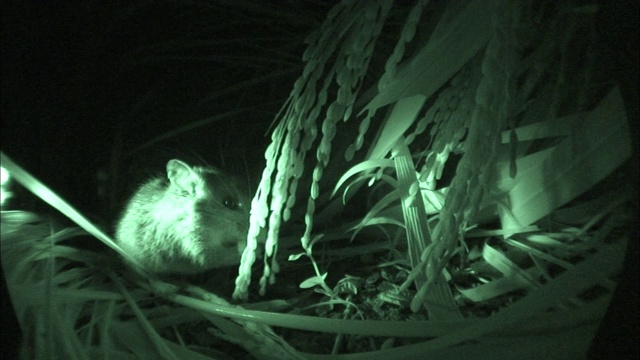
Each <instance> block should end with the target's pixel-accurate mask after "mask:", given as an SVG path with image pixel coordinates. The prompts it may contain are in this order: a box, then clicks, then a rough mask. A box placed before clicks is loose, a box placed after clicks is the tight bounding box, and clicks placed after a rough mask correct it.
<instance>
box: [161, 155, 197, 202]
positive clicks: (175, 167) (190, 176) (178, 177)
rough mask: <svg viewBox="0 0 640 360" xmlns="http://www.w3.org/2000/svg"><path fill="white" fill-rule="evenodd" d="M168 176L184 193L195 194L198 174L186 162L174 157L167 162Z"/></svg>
mask: <svg viewBox="0 0 640 360" xmlns="http://www.w3.org/2000/svg"><path fill="white" fill-rule="evenodd" d="M167 178H168V179H169V181H170V182H171V184H172V185H174V186H177V187H178V188H179V189H180V190H181V191H182V192H183V193H186V194H188V195H195V193H196V185H197V181H198V174H196V172H195V171H193V169H192V168H191V166H189V165H187V164H186V163H185V162H183V161H180V160H176V159H172V160H169V162H168V163H167Z"/></svg>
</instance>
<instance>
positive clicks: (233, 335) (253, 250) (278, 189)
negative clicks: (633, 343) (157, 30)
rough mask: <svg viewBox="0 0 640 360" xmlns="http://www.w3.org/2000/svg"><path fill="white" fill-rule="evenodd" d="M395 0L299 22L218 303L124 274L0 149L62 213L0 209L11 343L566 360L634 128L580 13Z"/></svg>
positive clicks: (191, 352)
mask: <svg viewBox="0 0 640 360" xmlns="http://www.w3.org/2000/svg"><path fill="white" fill-rule="evenodd" d="M397 6H398V5H397V4H393V2H391V1H388V0H380V1H369V2H354V1H342V2H340V3H339V4H337V5H335V6H334V7H333V8H332V9H331V10H330V12H329V13H328V14H327V16H326V19H325V20H324V22H323V23H322V24H321V25H320V26H319V27H318V28H317V29H316V30H315V31H314V32H312V33H311V34H310V35H309V36H308V37H307V38H306V41H305V42H306V44H307V48H306V51H305V52H304V55H303V57H302V61H303V65H304V66H303V68H302V70H301V71H302V73H301V74H300V76H299V78H298V80H297V81H295V83H294V84H293V85H292V90H291V92H290V95H289V97H288V99H287V101H286V102H285V104H283V107H282V109H281V111H280V113H279V114H278V116H277V117H276V119H274V126H273V128H272V130H271V132H270V136H271V142H270V145H269V146H268V147H267V149H266V150H265V151H264V159H265V162H264V168H263V171H262V177H261V181H260V183H259V185H258V187H257V189H256V193H255V196H254V198H253V201H252V204H251V218H250V228H249V232H248V236H247V247H246V249H245V251H244V253H243V255H242V262H241V264H240V265H239V267H238V268H237V278H236V279H235V290H234V291H233V295H232V296H231V297H230V298H229V297H225V296H221V295H220V294H216V291H217V290H212V289H211V288H208V287H207V286H200V285H195V284H193V283H184V282H182V281H174V282H172V281H168V280H167V279H165V278H157V277H155V276H153V275H151V274H147V273H144V272H140V273H136V272H133V271H128V270H126V269H122V268H121V267H120V266H119V264H120V263H119V261H118V260H117V259H114V256H113V251H116V252H118V253H119V255H120V256H122V257H124V258H127V257H128V254H126V253H125V252H122V251H121V250H120V249H119V247H118V245H117V244H115V243H113V241H112V240H111V239H110V237H109V236H108V235H107V234H104V233H103V232H102V231H101V230H100V229H99V228H97V227H95V226H94V225H93V224H92V223H91V222H90V221H88V220H86V218H85V217H84V216H83V215H82V214H80V213H78V212H77V211H75V210H74V209H73V207H72V206H70V205H68V204H67V203H66V202H65V201H64V200H62V199H60V198H59V197H58V196H57V195H56V194H55V193H53V192H51V191H50V190H48V189H47V187H46V186H45V185H44V184H43V183H42V182H40V181H39V180H37V179H35V178H33V177H32V176H30V175H29V174H28V172H27V171H25V170H24V169H21V168H20V166H19V164H15V163H14V162H13V161H12V160H11V159H10V158H9V157H8V156H6V155H5V154H3V158H2V163H3V166H4V167H5V168H7V169H8V171H9V173H10V174H13V175H14V176H15V177H16V178H17V179H18V181H19V182H20V183H22V184H23V185H24V186H26V187H27V188H29V189H30V190H31V191H32V192H34V193H35V194H36V195H38V196H39V197H40V198H41V199H42V200H43V201H45V202H47V203H49V204H51V205H52V206H53V207H54V208H56V209H58V210H59V211H60V212H61V213H63V214H65V215H66V216H68V217H69V218H71V219H72V220H73V221H74V222H75V223H76V224H78V226H79V227H80V228H65V229H56V228H53V227H52V226H51V225H50V224H49V222H48V221H46V220H45V219H43V218H42V217H39V216H38V215H35V214H30V213H27V212H3V213H2V257H3V259H2V260H3V266H4V269H5V274H7V283H8V284H9V286H10V290H11V295H12V300H13V303H14V304H15V307H16V312H17V315H18V318H19V320H20V324H21V327H22V330H23V331H24V333H25V342H24V345H23V347H22V356H23V357H24V358H38V359H41V358H44V359H48V358H90V357H95V356H98V357H101V358H113V359H116V358H117V359H129V358H131V359H133V358H158V359H161V358H168V359H218V358H221V359H232V358H233V359H242V358H256V359H325V358H332V359H333V358H337V359H361V358H367V359H422V358H433V359H451V358H465V359H466V358H474V359H495V358H514V359H515V358H545V359H551V358H553V359H568V358H581V357H584V354H585V352H586V350H587V347H588V345H589V343H590V341H591V339H592V337H593V335H594V334H595V331H596V329H597V327H598V325H599V323H600V320H601V319H602V317H603V316H604V313H605V311H606V309H607V306H608V304H609V301H610V299H611V296H612V294H613V290H614V289H615V286H616V278H617V276H618V275H619V272H620V268H621V266H622V259H623V257H624V252H625V249H626V244H627V242H628V241H629V240H630V239H629V238H628V237H629V235H628V234H629V231H628V230H629V227H630V224H631V219H630V216H629V214H630V210H629V204H630V201H631V200H632V197H633V196H634V192H633V191H630V190H629V189H628V188H625V187H621V186H611V185H610V184H611V183H610V181H611V179H612V178H613V177H615V176H616V172H620V171H624V167H622V166H623V164H624V163H625V160H627V159H628V158H629V156H630V154H631V145H630V140H629V129H628V126H627V120H626V116H625V111H624V103H623V101H622V97H621V95H620V91H619V90H618V88H617V86H616V84H611V83H607V82H604V81H603V80H602V79H600V78H598V75H597V71H596V70H597V64H596V62H597V54H596V51H595V50H594V46H595V44H594V41H595V40H594V38H593V37H589V36H585V34H590V33H591V31H592V30H593V26H594V25H593V16H594V14H595V13H596V12H597V10H598V9H597V7H596V6H579V5H574V4H573V3H571V2H552V1H545V2H534V1H489V0H472V1H462V2H444V3H437V4H431V3H429V2H428V1H417V2H415V4H414V5H412V6H411V7H409V8H408V9H404V10H403V9H398V7H397ZM399 19H400V20H399ZM390 39H391V40H390ZM194 127H197V124H195V125H194ZM176 131H188V129H178V130H176ZM167 136H171V134H168V135H167ZM620 169H622V170H620ZM448 174H453V175H451V176H449V175H448ZM612 174H613V175H612ZM78 236H82V238H81V239H82V241H96V239H97V240H99V241H101V242H102V243H104V244H106V245H107V246H108V247H109V248H110V249H107V250H104V251H100V252H95V251H91V250H87V249H85V248H84V247H83V246H82V245H77V244H76V243H73V245H69V244H68V242H69V241H70V240H72V239H73V238H76V237H78ZM129 261H130V262H135V261H133V260H131V259H129ZM134 265H135V264H134ZM134 268H135V266H134ZM234 270H235V269H234ZM256 283H257V284H256ZM256 285H257V286H256ZM260 296H262V298H261V297H260ZM548 334H557V336H548ZM231 344H232V345H231Z"/></svg>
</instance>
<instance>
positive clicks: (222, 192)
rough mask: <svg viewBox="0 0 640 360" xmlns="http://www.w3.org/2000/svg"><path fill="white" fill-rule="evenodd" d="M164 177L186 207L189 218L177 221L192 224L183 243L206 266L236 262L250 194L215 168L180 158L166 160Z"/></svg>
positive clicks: (243, 242) (243, 239) (241, 247)
mask: <svg viewBox="0 0 640 360" xmlns="http://www.w3.org/2000/svg"><path fill="white" fill-rule="evenodd" d="M167 177H168V178H169V181H170V183H171V185H170V187H171V188H172V191H173V192H174V193H176V194H177V195H179V196H180V197H182V198H183V200H184V201H182V204H184V205H185V206H186V207H187V209H186V210H187V211H186V212H185V217H188V218H189V219H184V220H185V221H181V222H180V224H182V225H183V226H192V227H193V229H189V230H188V231H189V232H190V233H191V236H189V237H188V239H187V241H188V243H184V244H182V246H184V247H189V248H190V249H188V251H189V252H191V253H192V254H194V255H195V256H196V258H198V259H199V261H202V263H203V268H206V269H209V268H216V267H221V266H226V265H233V264H237V263H239V262H240V256H241V255H242V252H243V251H244V248H245V247H246V237H247V231H248V227H249V208H248V206H249V195H248V194H247V192H246V191H242V190H243V188H242V187H241V186H240V182H239V181H238V180H237V179H235V178H234V177H232V176H230V175H228V174H226V173H224V172H222V171H220V170H218V169H215V168H211V167H198V166H189V165H187V164H186V163H184V162H182V161H180V160H170V161H169V162H168V163H167ZM179 226H180V225H179ZM185 250H187V249H185Z"/></svg>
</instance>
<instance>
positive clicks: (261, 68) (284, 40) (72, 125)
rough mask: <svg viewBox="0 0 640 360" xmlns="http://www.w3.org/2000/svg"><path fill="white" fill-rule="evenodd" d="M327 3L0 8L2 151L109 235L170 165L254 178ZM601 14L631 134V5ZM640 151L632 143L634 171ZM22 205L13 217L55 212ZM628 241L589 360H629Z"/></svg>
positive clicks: (631, 283) (634, 104) (631, 284)
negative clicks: (146, 182) (194, 164)
mask: <svg viewBox="0 0 640 360" xmlns="http://www.w3.org/2000/svg"><path fill="white" fill-rule="evenodd" d="M330 3H333V2H331V1H311V0H309V1H231V0H229V1H202V2H199V1H120V2H117V1H15V2H10V1H2V9H1V17H2V24H1V25H2V39H1V47H0V56H1V86H2V89H1V90H2V92H1V108H0V110H1V120H2V131H1V144H0V146H1V149H2V151H3V152H5V153H6V154H7V155H8V156H10V157H12V158H13V160H15V161H16V162H17V163H18V164H20V165H21V166H23V167H24V168H25V169H26V170H27V171H29V172H30V173H32V174H33V175H34V176H36V177H37V178H38V179H40V180H41V181H43V182H44V183H45V184H47V185H48V186H50V187H51V188H52V189H53V190H54V191H56V192H57V193H58V194H60V195H61V196H62V197H64V198H65V199H67V200H69V201H70V202H71V203H72V204H74V205H75V206H76V207H78V208H79V209H80V210H81V211H82V212H83V213H86V214H88V215H89V217H91V218H92V219H94V220H95V221H97V222H101V223H102V224H103V225H104V226H106V227H109V226H110V224H112V222H113V220H114V219H113V217H114V214H116V213H117V209H119V207H120V206H121V204H122V201H123V199H124V198H125V197H126V196H127V194H128V193H129V192H130V191H131V186H132V184H133V185H136V184H137V183H139V182H140V181H141V179H144V178H145V177H147V176H148V175H149V174H150V173H155V172H157V171H162V167H163V164H164V162H166V161H167V160H168V159H169V158H172V157H180V158H186V159H194V158H203V159H205V160H206V161H207V162H209V163H211V164H214V165H217V166H222V167H225V168H228V169H229V170H231V171H232V172H236V173H243V172H247V173H249V175H250V176H249V177H250V178H252V179H253V180H254V181H257V179H256V178H257V177H258V176H257V175H258V174H259V173H260V170H261V165H262V154H263V151H264V147H265V144H267V143H268V139H269V138H268V137H265V134H266V133H267V132H268V128H269V125H270V124H271V122H272V121H273V119H274V117H275V115H276V113H277V111H278V110H279V109H280V107H281V106H282V105H283V103H284V101H285V100H286V98H287V96H288V94H289V92H290V91H291V88H292V86H293V83H294V81H295V80H296V79H297V77H298V76H299V75H300V74H301V72H302V65H303V64H302V61H301V54H302V52H303V51H304V49H305V45H304V43H303V40H304V38H305V37H306V35H307V34H309V33H310V32H311V31H312V30H314V29H315V28H317V27H318V26H319V24H321V22H322V21H323V19H324V18H325V16H326V13H327V11H328V9H329V8H330ZM410 3H411V2H410V1H403V2H402V4H401V5H403V6H408V5H410ZM576 3H578V2H576ZM585 3H587V2H585ZM601 3H602V4H601V11H600V12H599V13H598V15H597V18H598V19H597V21H598V29H597V30H598V32H599V34H600V36H602V38H603V39H605V41H606V46H607V47H608V48H609V49H610V51H611V52H612V53H616V54H619V56H615V57H614V61H615V62H616V63H615V64H612V66H613V68H615V69H616V74H615V77H616V78H615V79H612V81H616V82H618V83H619V84H620V85H621V89H622V92H623V96H624V97H625V103H626V105H627V112H628V115H629V118H630V121H631V123H632V128H633V129H634V133H637V120H638V4H637V2H636V1H601ZM214 116H220V118H216V119H212V120H208V121H205V124H204V125H199V126H197V127H190V128H184V126H188V125H193V124H194V123H197V122H198V121H201V120H203V119H210V118H211V117H214ZM162 136H164V137H165V138H164V139H163V140H158V137H162ZM637 148H638V142H637V136H636V137H634V151H635V158H634V160H633V161H634V163H635V164H636V167H637V159H638V158H637V153H638V151H637ZM632 180H633V184H637V181H638V175H637V171H635V172H634V178H633V179H632ZM635 186H637V185H635ZM24 199H25V200H21V201H22V202H21V203H15V206H16V207H17V208H23V209H24V208H27V209H29V210H35V211H43V212H49V211H51V210H50V209H49V208H48V207H47V206H46V205H43V204H42V203H41V202H39V201H29V200H26V199H28V198H27V197H25V198H24ZM636 210H637V203H636ZM636 240H637V237H636ZM631 243H632V244H631V249H630V252H629V258H628V259H627V264H626V266H627V267H626V268H625V271H624V272H623V273H624V274H628V275H629V276H627V277H625V278H624V279H622V281H623V282H622V283H621V284H620V286H619V287H618V291H619V292H621V293H619V294H617V295H616V298H615V299H614V302H613V304H612V306H611V309H612V312H611V314H610V315H609V316H608V317H607V319H605V322H604V323H603V327H602V328H603V329H605V331H603V332H602V333H601V334H599V337H598V339H597V340H596V342H595V344H596V346H595V347H594V351H593V354H594V358H605V357H604V355H600V354H606V353H608V352H609V351H610V349H613V348H616V349H627V350H628V351H627V352H625V354H626V355H628V356H635V357H626V358H637V343H638V335H637V333H638V325H637V323H638V316H637V296H638V276H637V275H638V265H637V264H638V262H637V253H638V250H637V241H631ZM3 281H4V277H3ZM625 282H626V283H625ZM3 290H4V287H3ZM2 300H3V306H2V322H3V325H2V328H3V329H2V343H3V344H2V345H3V349H9V348H11V346H9V345H7V344H14V345H15V343H16V340H15V338H13V337H5V335H9V336H10V335H13V334H12V329H16V328H17V327H16V324H15V319H14V318H13V317H12V315H13V314H12V312H11V310H10V307H9V304H8V303H7V302H6V300H7V295H6V292H4V291H3V294H2ZM5 322H7V324H5ZM7 341H10V342H9V343H7ZM5 345H7V346H5ZM634 345H635V346H634ZM629 346H631V347H629ZM6 356H9V357H8V358H11V357H10V355H8V354H6ZM618 358H619V357H618Z"/></svg>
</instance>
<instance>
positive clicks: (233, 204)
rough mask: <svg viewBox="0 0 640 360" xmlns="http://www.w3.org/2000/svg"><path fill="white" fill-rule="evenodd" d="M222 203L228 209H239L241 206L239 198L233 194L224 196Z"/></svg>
mask: <svg viewBox="0 0 640 360" xmlns="http://www.w3.org/2000/svg"><path fill="white" fill-rule="evenodd" d="M222 203H223V204H224V206H226V207H227V209H230V210H237V209H238V208H240V203H239V202H238V200H236V199H235V198H233V197H231V196H227V197H226V198H224V199H223V200H222Z"/></svg>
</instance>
